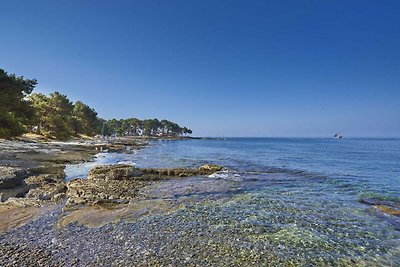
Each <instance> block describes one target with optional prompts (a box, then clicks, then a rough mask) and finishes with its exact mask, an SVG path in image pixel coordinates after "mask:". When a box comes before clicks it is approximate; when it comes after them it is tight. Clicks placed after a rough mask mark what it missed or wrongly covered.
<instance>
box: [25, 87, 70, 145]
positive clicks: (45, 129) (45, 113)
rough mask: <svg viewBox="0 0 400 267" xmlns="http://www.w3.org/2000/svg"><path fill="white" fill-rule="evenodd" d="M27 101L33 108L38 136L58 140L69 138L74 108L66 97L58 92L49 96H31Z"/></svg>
mask: <svg viewBox="0 0 400 267" xmlns="http://www.w3.org/2000/svg"><path fill="white" fill-rule="evenodd" d="M29 99H30V102H31V104H32V106H33V107H34V108H35V112H36V118H37V120H36V123H37V128H38V131H39V133H40V134H43V135H45V136H47V137H50V138H56V139H60V140H65V139H68V138H69V137H71V135H72V133H73V129H72V111H73V108H74V106H73V104H72V102H71V101H70V100H69V99H68V98H67V96H66V95H62V94H60V93H59V92H54V93H51V94H50V95H49V96H45V95H43V94H32V95H31V96H30V98H29Z"/></svg>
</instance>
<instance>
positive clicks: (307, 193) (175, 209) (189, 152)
mask: <svg viewBox="0 0 400 267" xmlns="http://www.w3.org/2000/svg"><path fill="white" fill-rule="evenodd" d="M92 141H93V140H92ZM121 142H122V141H121ZM230 142H231V143H229V142H228V143H227V142H225V141H208V140H204V141H201V142H197V141H196V142H186V141H176V142H168V143H164V142H155V143H154V144H155V145H154V146H153V145H151V144H152V142H150V144H149V146H147V147H146V149H143V150H141V149H139V150H140V152H139V153H133V154H121V153H132V152H134V150H131V149H129V150H127V151H122V150H121V151H120V152H118V151H117V152H115V153H114V152H113V153H109V154H108V156H110V159H115V161H112V160H111V161H107V162H117V163H119V164H116V165H115V164H114V165H105V166H104V165H103V166H98V167H93V166H92V165H91V166H92V169H91V170H90V171H89V174H88V175H87V177H86V174H84V175H82V176H79V177H82V178H86V179H72V180H71V181H67V182H66V183H65V184H66V187H67V192H66V193H65V194H66V196H65V197H63V198H61V199H60V201H59V202H57V203H54V202H52V201H51V200H47V201H41V202H40V203H39V204H43V203H47V204H46V205H43V206H41V205H38V203H37V202H31V203H25V206H21V205H19V206H17V204H16V203H17V202H16V203H13V204H14V205H12V206H11V203H9V204H10V205H8V206H7V205H5V206H4V205H0V207H1V206H2V207H12V208H11V209H8V211H7V212H8V213H7V212H5V211H3V212H4V213H2V214H1V215H2V217H7V218H8V217H14V222H16V223H17V224H19V226H17V227H15V224H10V226H9V229H8V230H7V231H3V232H1V233H0V249H1V250H0V261H1V262H4V264H3V265H4V266H13V265H29V264H38V265H40V262H42V265H46V266H48V265H51V266H71V265H77V266H94V265H96V266H98V265H106V266H110V265H113V264H114V265H120V266H132V265H144V266H148V265H150V266H154V265H158V266H168V265H173V266H183V265H193V266H198V265H202V266H221V265H223V266H237V265H252V266H260V265H267V266H268V265H271V266H277V265H278V266H287V265H290V264H292V265H303V266H304V265H317V266H318V265H320V266H326V265H329V266H354V265H356V266H357V265H359V266H366V265H367V263H369V265H370V266H371V265H372V266H386V265H388V266H390V264H392V265H395V263H397V262H398V261H397V260H396V259H399V257H397V256H398V255H399V256H400V254H399V252H400V250H398V248H399V244H398V242H397V241H396V240H397V239H396V238H397V237H399V238H400V236H399V235H398V229H400V228H399V226H400V224H399V222H400V221H398V218H399V217H398V216H399V214H398V203H399V202H398V201H396V200H391V199H390V198H379V197H384V196H385V194H380V192H381V191H370V194H367V193H368V191H365V188H367V187H364V186H366V185H368V183H366V181H365V180H359V179H357V177H351V178H350V177H348V176H341V177H337V176H332V175H330V174H329V172H325V174H326V175H320V174H318V173H313V172H308V171H301V170H299V171H293V170H295V169H294V168H293V166H296V165H293V163H292V168H284V169H280V168H277V167H279V165H275V166H276V167H275V168H276V169H273V170H272V171H271V168H270V167H268V166H271V165H269V164H268V163H269V160H270V159H271V158H274V157H276V156H278V157H281V156H282V155H290V156H291V157H290V158H289V159H290V160H291V162H293V155H291V154H292V153H295V152H294V149H299V148H303V149H304V148H305V147H306V149H305V151H304V152H302V153H303V154H301V153H300V154H299V153H297V154H294V155H296V156H297V157H299V156H300V155H304V156H305V158H304V159H305V160H307V164H310V162H309V161H310V160H318V159H316V158H315V157H312V158H310V157H309V155H310V154H309V149H317V148H318V150H317V151H316V152H317V153H323V155H326V150H325V149H320V147H322V146H321V145H320V144H325V145H329V146H330V147H331V148H332V149H336V150H335V151H336V152H335V153H334V154H335V155H338V151H342V148H341V147H339V146H342V145H346V146H347V147H348V144H344V143H343V144H342V143H335V142H329V141H327V140H320V139H316V140H288V141H285V142H283V141H282V140H278V141H274V142H273V143H270V141H268V140H259V139H257V140H248V141H247V142H243V140H241V141H240V142H236V143H235V142H233V141H232V140H230ZM232 142H233V143H232ZM77 143H78V142H75V143H74V145H76V144H77ZM19 144H21V143H19ZM305 144H307V145H306V146H305ZM355 144H356V148H358V147H359V143H358V141H357V142H356V143H355ZM30 145H32V144H30ZM53 145H55V144H53ZM57 145H58V146H60V143H59V142H58V144H57ZM62 145H63V146H64V145H65V144H62ZM70 145H71V147H70V148H72V147H73V146H72V144H70ZM114 145H120V144H117V143H114ZM260 145H261V146H262V147H263V149H262V152H263V153H267V152H269V154H268V158H267V157H264V158H263V157H260V156H259V157H255V156H254V155H257V151H260V150H259V147H260ZM283 145H284V146H283ZM365 145H366V146H370V143H369V142H366V143H365ZM221 146H223V150H221ZM142 147H143V146H142ZM290 147H291V148H292V149H291V151H292V152H291V153H290V154H288V151H287V150H286V151H284V152H281V154H279V155H275V154H276V153H277V150H276V149H279V150H280V151H282V150H284V149H285V148H286V149H287V148H290ZM36 148H37V147H36ZM92 148H93V149H94V151H96V149H95V147H92ZM97 148H98V150H97V151H99V147H97ZM115 148H117V147H115ZM119 148H122V147H119ZM125 148H126V147H125ZM271 148H272V149H271ZM54 149H55V148H54ZM70 150H71V155H73V154H74V153H75V152H73V151H75V150H74V149H70ZM104 150H105V149H104ZM11 151H12V150H10V152H11ZM14 151H15V150H14ZM38 151H39V152H40V153H33V155H35V156H37V154H44V155H46V153H44V151H41V150H40V149H39V150H38ZM55 151H57V153H60V152H61V151H60V149H59V147H58V148H57V149H55ZM221 151H223V153H222V154H221ZM239 151H242V152H246V153H244V154H241V155H240V154H238V152H239ZM314 151H315V150H314ZM348 151H349V152H351V153H352V152H353V151H354V148H351V149H349V150H348ZM395 151H397V150H395ZM49 153H50V155H53V154H52V153H53V152H51V151H50V152H49ZM85 153H86V152H85ZM17 154H18V153H17ZM22 154H24V153H22ZM27 154H28V156H29V157H31V156H32V155H31V154H32V153H27ZM60 154H62V153H60ZM64 154H67V155H68V154H69V152H66V153H64ZM71 155H69V158H71V157H72V156H71ZM258 155H260V154H258ZM312 155H316V154H315V153H313V154H312ZM349 155H353V154H349ZM372 155H375V154H371V157H372ZM389 155H390V156H391V154H390V153H389ZM389 155H387V157H389ZM63 156H64V157H66V156H65V155H63ZM238 156H240V157H238ZM26 157H27V156H26V155H25V159H26ZM16 158H18V157H16ZM51 158H52V159H53V160H54V161H56V162H57V164H60V162H59V159H57V158H58V157H55V156H52V157H51ZM129 158H131V159H132V160H131V161H126V159H129ZM389 158H393V157H389ZM210 161H211V162H212V163H214V164H219V165H221V166H225V168H223V169H222V170H221V169H220V168H221V167H219V166H218V167H217V166H215V165H209V164H205V163H207V162H210ZM385 161H386V162H387V161H388V160H385ZM76 162H77V161H76ZM121 162H125V163H123V164H122V163H121ZM129 162H134V163H135V164H136V165H135V164H130V163H129ZM252 162H254V163H252ZM259 162H263V163H264V165H263V166H260V165H258V163H259ZM326 162H329V161H326ZM393 163H394V162H393ZM52 164H54V163H52ZM106 164H108V163H106ZM202 164H205V165H202ZM249 164H251V168H248V166H249ZM78 165H79V164H78ZM201 165H202V166H203V167H197V166H201ZM76 166H77V165H76ZM136 166H138V167H136ZM177 166H182V168H180V167H177ZM311 166H312V165H311ZM337 166H343V165H335V168H334V169H335V170H336V169H337ZM346 166H347V167H350V169H349V168H345V170H346V173H348V174H349V173H352V172H349V170H352V169H353V168H355V167H358V168H360V166H359V165H346ZM389 166H390V165H389ZM155 167H157V168H155ZM361 167H362V166H361ZM382 167H384V166H382ZM313 169H315V168H313ZM218 170H220V171H218ZM290 170H292V171H290ZM362 170H363V171H364V172H363V173H364V177H365V175H366V174H371V172H372V171H371V170H369V171H368V172H367V170H364V168H362ZM383 170H384V169H383ZM214 171H217V172H216V173H215V172H214ZM54 172H55V171H54ZM210 173H212V174H210ZM381 173H382V172H381V171H376V172H375V174H381ZM386 173H387V172H386ZM53 176H54V174H53ZM372 177H376V176H372ZM373 181H374V180H373ZM389 185H390V184H389ZM378 188H381V187H378ZM360 190H363V191H360ZM360 192H362V193H363V194H361V195H360V194H359V193H360ZM371 193H373V194H371ZM22 199H23V198H22ZM39 206H40V207H39ZM0 209H1V208H0ZM45 209H47V210H45ZM0 212H2V211H0ZM17 214H18V216H20V217H18V216H16V215H17ZM29 214H30V216H31V217H30V218H29V217H28V216H27V215H29ZM345 236H351V239H348V240H347V239H346V240H347V241H346V240H343V238H344V237H345ZM365 244H368V247H367V248H366V247H365ZM30 251H35V253H36V254H35V255H37V256H35V257H34V258H38V260H35V261H34V262H32V257H30V254H29V253H30ZM371 251H373V252H374V253H371ZM321 255H325V256H324V257H321Z"/></svg>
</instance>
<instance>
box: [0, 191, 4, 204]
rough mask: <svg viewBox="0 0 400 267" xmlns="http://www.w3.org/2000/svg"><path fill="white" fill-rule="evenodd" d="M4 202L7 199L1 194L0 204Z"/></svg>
mask: <svg viewBox="0 0 400 267" xmlns="http://www.w3.org/2000/svg"><path fill="white" fill-rule="evenodd" d="M3 201H5V199H4V193H0V202H3Z"/></svg>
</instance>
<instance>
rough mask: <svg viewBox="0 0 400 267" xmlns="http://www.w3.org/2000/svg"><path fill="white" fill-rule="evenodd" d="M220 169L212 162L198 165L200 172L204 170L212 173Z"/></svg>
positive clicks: (220, 168)
mask: <svg viewBox="0 0 400 267" xmlns="http://www.w3.org/2000/svg"><path fill="white" fill-rule="evenodd" d="M220 170H222V167H221V166H218V165H214V164H204V165H203V166H200V167H199V171H200V172H206V173H210V174H212V173H214V172H218V171H220Z"/></svg>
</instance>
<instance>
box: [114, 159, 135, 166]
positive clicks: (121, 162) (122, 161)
mask: <svg viewBox="0 0 400 267" xmlns="http://www.w3.org/2000/svg"><path fill="white" fill-rule="evenodd" d="M117 164H125V165H132V166H135V165H136V163H135V162H133V161H128V160H121V161H118V162H117Z"/></svg>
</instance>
